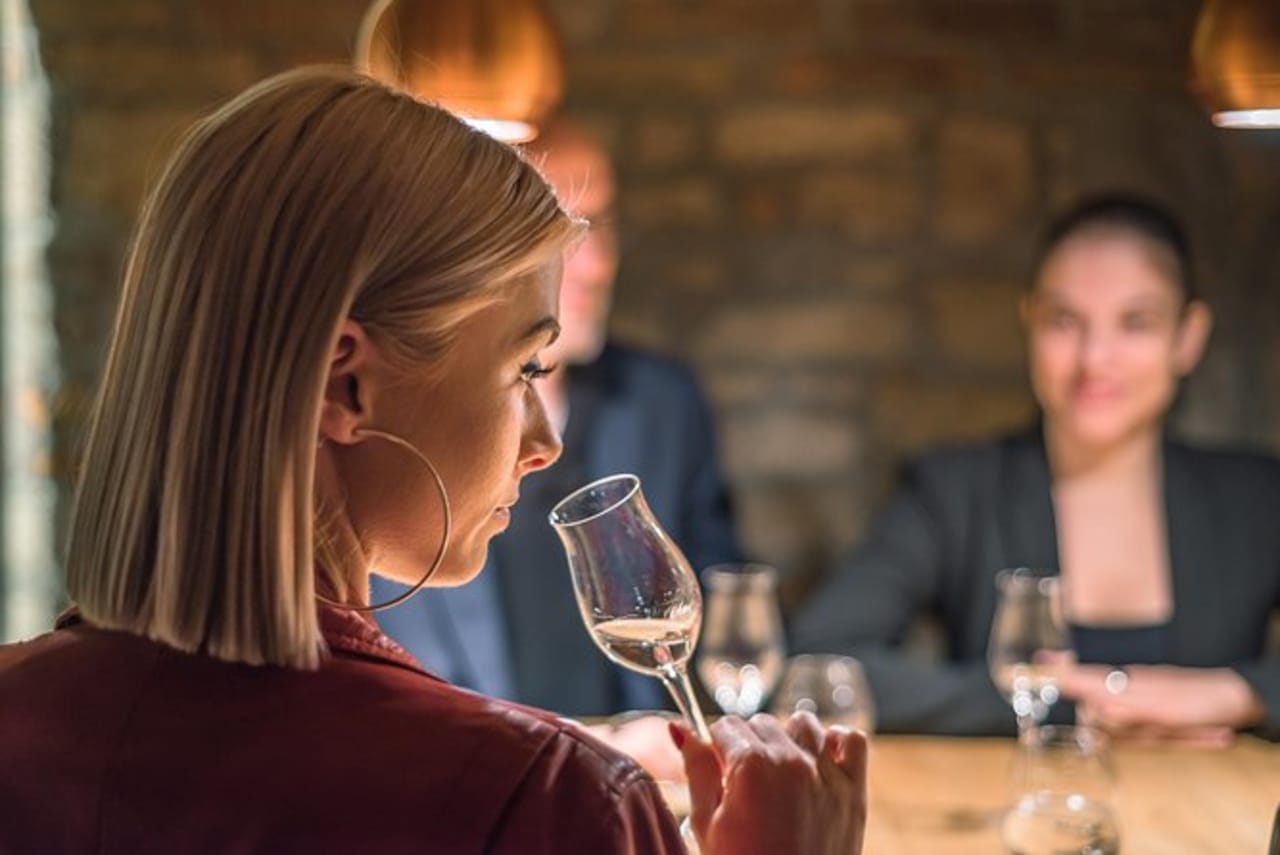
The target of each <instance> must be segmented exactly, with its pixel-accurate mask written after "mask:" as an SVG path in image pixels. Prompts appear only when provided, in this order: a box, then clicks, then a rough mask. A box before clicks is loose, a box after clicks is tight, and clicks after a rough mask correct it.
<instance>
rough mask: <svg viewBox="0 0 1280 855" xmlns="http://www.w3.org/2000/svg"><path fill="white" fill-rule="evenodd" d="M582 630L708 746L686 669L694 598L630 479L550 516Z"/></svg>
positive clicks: (684, 565) (695, 617)
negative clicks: (653, 689)
mask: <svg viewBox="0 0 1280 855" xmlns="http://www.w3.org/2000/svg"><path fill="white" fill-rule="evenodd" d="M550 519H551V524H552V526H553V527H554V528H555V530H556V533H557V534H558V535H559V536H560V540H561V542H562V543H563V544H564V549H565V553H566V555H567V556H568V558H569V570H570V573H571V575H572V577H573V590H574V593H575V594H576V596H577V599H578V608H579V611H580V612H581V613H582V619H583V621H584V622H585V623H586V626H587V630H588V632H589V633H590V634H591V637H592V638H593V639H594V640H595V642H596V644H597V645H598V646H599V647H600V649H601V650H602V651H604V654H605V655H606V656H608V657H609V658H610V659H612V660H613V661H615V662H617V663H619V664H620V665H623V666H625V667H627V668H630V669H632V670H633V671H639V672H640V673H642V674H650V675H652V676H656V677H659V678H660V679H661V680H662V682H663V684H664V685H666V687H667V689H668V690H669V691H670V692H671V695H672V697H673V698H674V699H675V702H676V706H678V707H679V708H680V711H681V712H682V713H683V714H684V716H685V718H686V719H688V721H689V724H690V725H691V726H692V728H693V731H694V733H695V734H696V735H697V737H698V738H699V739H701V740H703V741H705V742H709V741H710V739H711V735H710V731H708V730H707V724H706V721H705V720H704V719H703V717H702V711H701V710H700V709H699V708H698V702H697V700H696V699H695V698H694V695H693V689H692V686H691V685H690V683H689V675H688V671H687V665H688V661H689V657H690V656H691V655H692V653H693V650H694V647H695V645H696V644H697V641H698V631H699V628H700V626H701V622H702V592H701V591H700V590H699V588H698V581H697V579H696V577H695V576H694V574H693V569H692V568H691V567H690V566H689V562H688V560H687V559H686V558H685V557H684V554H683V553H681V551H680V548H679V547H678V546H676V545H675V543H674V542H672V540H671V538H670V536H668V535H667V533H666V532H665V531H663V530H662V526H661V525H659V524H658V521H657V520H656V519H655V518H654V516H653V512H652V511H651V510H650V509H649V505H648V503H647V502H646V501H645V498H644V493H643V492H641V489H640V479H639V478H637V477H636V476H634V475H614V476H611V477H609V478H603V479H601V480H599V481H595V482H593V483H591V484H588V485H587V486H585V487H582V488H581V489H579V490H577V491H575V492H574V493H571V494H570V495H569V496H567V497H566V498H564V499H563V500H561V501H560V503H559V504H557V505H556V506H555V507H554V508H553V509H552V510H551V516H550Z"/></svg>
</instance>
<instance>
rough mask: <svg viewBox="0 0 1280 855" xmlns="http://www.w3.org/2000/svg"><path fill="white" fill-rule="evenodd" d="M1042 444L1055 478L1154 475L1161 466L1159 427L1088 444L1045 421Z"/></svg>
mask: <svg viewBox="0 0 1280 855" xmlns="http://www.w3.org/2000/svg"><path fill="white" fill-rule="evenodd" d="M1044 443H1045V451H1046V453H1047V455H1048V458H1049V471H1050V472H1051V473H1052V475H1053V478H1054V479H1055V480H1058V479H1082V478H1083V479H1090V480H1092V479H1095V478H1098V479H1110V478H1114V477H1120V478H1125V477H1132V476H1134V475H1141V476H1150V475H1154V474H1156V473H1157V471H1158V469H1159V466H1160V445H1161V434H1160V430H1159V428H1158V427H1154V428H1149V429H1144V430H1142V431H1139V432H1135V433H1133V434H1130V435H1129V436H1126V437H1123V438H1121V439H1118V440H1116V441H1114V442H1110V443H1088V442H1082V441H1080V440H1077V439H1076V438H1074V437H1072V436H1070V435H1067V434H1065V433H1063V432H1062V431H1059V430H1055V429H1054V427H1053V425H1051V424H1050V423H1048V422H1046V423H1045V427H1044Z"/></svg>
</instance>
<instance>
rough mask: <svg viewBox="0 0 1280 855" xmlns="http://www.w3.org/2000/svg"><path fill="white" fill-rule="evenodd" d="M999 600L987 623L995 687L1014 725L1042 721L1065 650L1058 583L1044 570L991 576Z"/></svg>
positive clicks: (1052, 697) (1055, 687) (1067, 651)
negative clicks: (1010, 708)
mask: <svg viewBox="0 0 1280 855" xmlns="http://www.w3.org/2000/svg"><path fill="white" fill-rule="evenodd" d="M996 587H997V589H998V591H999V602H998V603H997V604H996V612H995V617H994V619H993V620H992V622H991V640H990V643H989V646H988V648H987V663H988V665H989V666H990V668H991V679H992V681H993V682H994V683H995V685H996V688H997V689H999V690H1000V693H1001V694H1003V695H1004V697H1005V699H1006V700H1008V701H1009V703H1010V704H1011V705H1012V706H1013V712H1014V714H1015V715H1016V716H1017V717H1018V730H1019V732H1021V733H1025V732H1026V731H1027V729H1028V728H1030V727H1032V726H1034V725H1036V724H1038V723H1040V722H1042V721H1044V719H1045V717H1046V716H1047V715H1048V714H1049V708H1050V707H1051V706H1053V704H1054V703H1055V702H1057V700H1058V681H1057V670H1058V667H1060V666H1061V664H1062V663H1063V662H1064V661H1065V660H1066V659H1067V658H1068V657H1069V656H1070V655H1071V648H1070V644H1069V640H1068V637H1067V627H1066V621H1065V620H1064V618H1063V612H1062V586H1061V584H1060V583H1059V580H1058V577H1057V576H1056V575H1053V574H1052V573H1050V572H1048V571H1044V570H1030V569H1026V568H1019V569H1016V570H1002V571H1001V572H1000V573H998V574H997V575H996Z"/></svg>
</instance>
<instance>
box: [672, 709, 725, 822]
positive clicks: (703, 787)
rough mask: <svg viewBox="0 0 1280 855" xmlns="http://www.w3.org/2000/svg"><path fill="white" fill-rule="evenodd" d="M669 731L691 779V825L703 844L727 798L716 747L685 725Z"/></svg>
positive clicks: (673, 726) (681, 724)
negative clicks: (714, 817) (709, 827)
mask: <svg viewBox="0 0 1280 855" xmlns="http://www.w3.org/2000/svg"><path fill="white" fill-rule="evenodd" d="M670 731H671V741H672V742H674V743H675V746H676V748H677V749H678V750H679V751H680V755H681V757H683V758H684V771H685V775H686V776H687V777H688V779H689V803H690V810H689V821H690V822H691V823H692V824H693V831H694V834H695V835H697V837H698V839H699V840H704V839H705V838H706V833H707V827H708V826H709V825H710V823H711V818H712V817H713V816H714V815H715V812H716V809H717V808H719V807H720V801H721V799H723V798H724V788H723V784H722V774H723V773H722V772H721V768H720V758H719V757H718V756H717V755H716V748H715V746H714V745H709V744H707V743H705V742H703V741H702V740H700V739H698V738H697V737H696V736H694V735H693V733H692V732H690V730H689V729H688V727H686V726H685V725H684V724H683V723H679V722H674V721H673V722H671V725H670Z"/></svg>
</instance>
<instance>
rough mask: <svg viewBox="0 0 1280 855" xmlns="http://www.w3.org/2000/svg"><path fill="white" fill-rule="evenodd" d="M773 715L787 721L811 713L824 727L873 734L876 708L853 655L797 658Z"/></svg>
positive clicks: (790, 664)
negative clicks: (804, 713)
mask: <svg viewBox="0 0 1280 855" xmlns="http://www.w3.org/2000/svg"><path fill="white" fill-rule="evenodd" d="M772 712H773V714H774V715H776V716H777V717H778V718H786V717H787V716H789V715H791V714H792V713H795V712H811V713H813V714H814V715H815V716H817V718H818V720H819V721H821V722H822V723H823V724H827V725H831V724H841V725H846V726H848V727H855V728H857V729H858V730H861V731H862V732H863V733H866V734H871V733H872V732H873V731H874V730H875V726H876V706H875V701H874V700H873V699H872V697H871V689H870V687H869V686H868V684H867V678H866V675H865V674H864V673H863V671H862V665H861V663H859V662H858V660H856V659H853V658H852V657H849V656H835V655H826V654H822V655H810V654H805V655H802V656H793V657H791V659H790V660H788V662H787V667H786V672H785V674H784V676H783V678H782V685H781V686H779V687H778V693H777V694H776V695H775V696H774V699H773V709H772Z"/></svg>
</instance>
